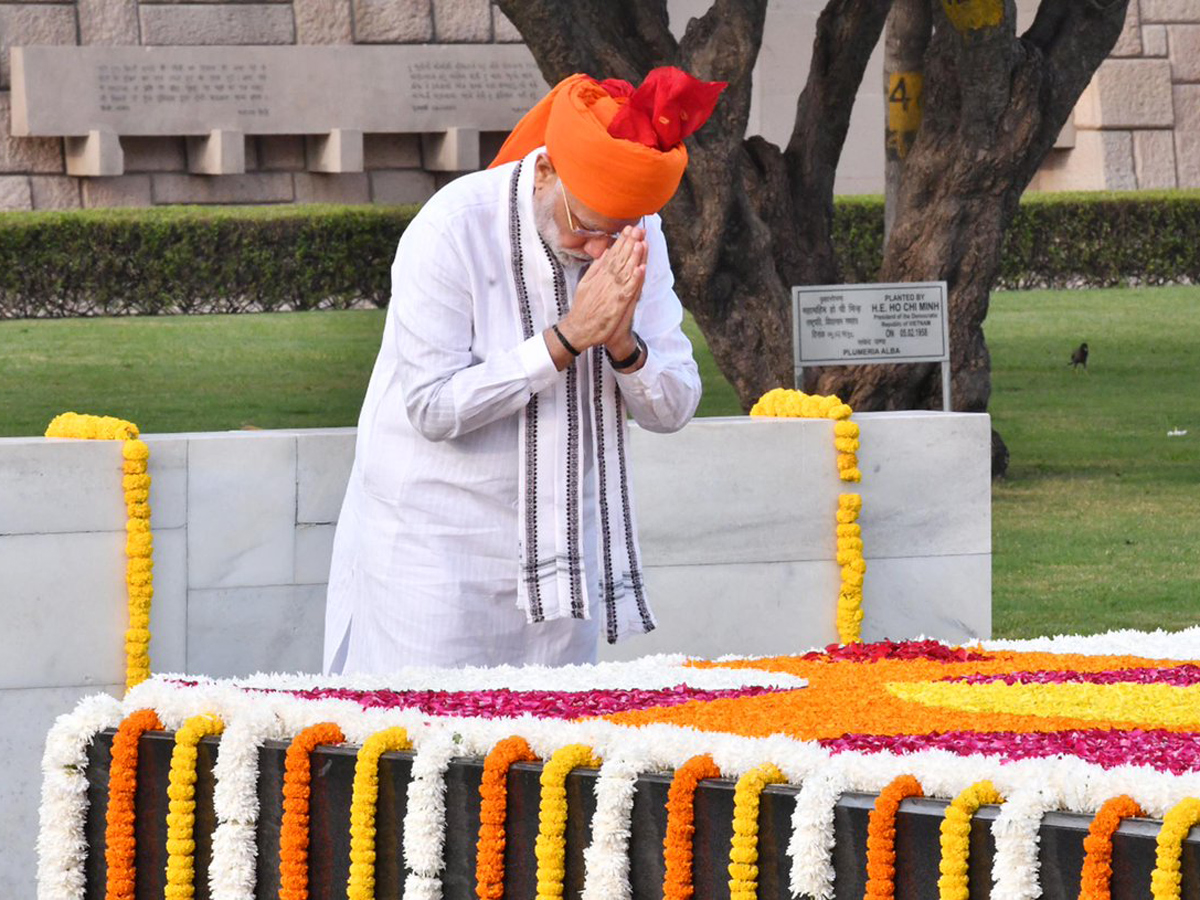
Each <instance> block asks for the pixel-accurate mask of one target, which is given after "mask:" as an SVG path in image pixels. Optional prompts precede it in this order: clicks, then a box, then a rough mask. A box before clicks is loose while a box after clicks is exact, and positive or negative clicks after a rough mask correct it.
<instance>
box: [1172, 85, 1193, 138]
mask: <svg viewBox="0 0 1200 900" xmlns="http://www.w3.org/2000/svg"><path fill="white" fill-rule="evenodd" d="M1173 93H1174V95H1175V131H1176V132H1187V131H1191V132H1200V84H1177V85H1175V89H1174V91H1173Z"/></svg>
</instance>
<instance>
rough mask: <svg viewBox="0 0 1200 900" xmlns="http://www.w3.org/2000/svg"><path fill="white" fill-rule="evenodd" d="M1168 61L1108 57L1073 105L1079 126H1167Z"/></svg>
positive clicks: (1171, 118) (1170, 119) (1170, 112)
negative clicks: (1077, 101)
mask: <svg viewBox="0 0 1200 900" xmlns="http://www.w3.org/2000/svg"><path fill="white" fill-rule="evenodd" d="M1174 121H1175V116H1174V112H1173V110H1172V106H1171V64H1170V63H1169V62H1167V60H1165V59H1109V60H1105V61H1104V62H1103V63H1102V64H1101V65H1100V68H1099V69H1097V70H1096V74H1095V75H1094V76H1093V78H1092V81H1091V83H1090V84H1089V85H1088V86H1087V88H1085V89H1084V92H1083V95H1082V96H1081V97H1080V98H1079V103H1077V104H1076V106H1075V125H1076V126H1077V127H1079V128H1169V127H1171V125H1172V124H1173V123H1174Z"/></svg>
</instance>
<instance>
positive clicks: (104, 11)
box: [78, 0, 141, 46]
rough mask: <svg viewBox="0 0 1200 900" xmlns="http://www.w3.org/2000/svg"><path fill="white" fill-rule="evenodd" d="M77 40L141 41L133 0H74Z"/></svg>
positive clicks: (126, 44) (105, 41) (81, 41)
mask: <svg viewBox="0 0 1200 900" xmlns="http://www.w3.org/2000/svg"><path fill="white" fill-rule="evenodd" d="M78 6H79V43H81V44H105V45H109V46H128V45H136V44H139V43H141V38H140V35H139V33H138V13H137V7H138V5H137V0H78Z"/></svg>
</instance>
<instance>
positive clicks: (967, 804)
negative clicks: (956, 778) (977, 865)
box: [938, 779, 1004, 900]
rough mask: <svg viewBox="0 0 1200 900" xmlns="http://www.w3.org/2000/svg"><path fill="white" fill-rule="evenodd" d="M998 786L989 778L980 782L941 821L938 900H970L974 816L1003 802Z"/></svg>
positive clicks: (947, 808)
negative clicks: (994, 804)
mask: <svg viewBox="0 0 1200 900" xmlns="http://www.w3.org/2000/svg"><path fill="white" fill-rule="evenodd" d="M1002 802H1004V801H1003V798H1002V797H1001V796H1000V792H999V791H997V790H996V787H995V785H993V784H992V783H991V782H990V781H987V780H986V779H985V780H984V781H977V782H975V783H974V784H973V785H971V786H970V787H969V788H967V789H966V790H964V791H963V792H962V793H961V794H959V795H958V796H957V797H955V798H954V799H953V800H952V801H951V802H950V805H949V806H948V807H946V817H945V818H944V819H942V825H941V832H942V838H941V844H942V860H941V863H940V864H939V865H938V869H939V870H940V871H941V873H942V875H941V877H940V878H939V879H938V900H969V898H970V896H971V895H970V891H969V889H968V886H967V854H968V851H969V850H970V838H971V817H972V816H973V815H975V811H976V810H977V809H979V807H981V806H984V805H986V804H989V803H1002Z"/></svg>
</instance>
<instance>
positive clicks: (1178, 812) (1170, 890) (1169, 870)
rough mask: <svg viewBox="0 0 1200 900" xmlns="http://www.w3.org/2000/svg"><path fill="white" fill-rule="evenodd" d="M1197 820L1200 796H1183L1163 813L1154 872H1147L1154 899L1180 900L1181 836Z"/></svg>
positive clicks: (1198, 821) (1199, 821) (1185, 835)
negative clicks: (1149, 873)
mask: <svg viewBox="0 0 1200 900" xmlns="http://www.w3.org/2000/svg"><path fill="white" fill-rule="evenodd" d="M1196 824H1200V798H1197V797H1184V798H1183V799H1182V800H1180V801H1179V802H1178V803H1176V804H1175V805H1174V806H1172V807H1171V808H1170V809H1169V810H1167V814H1166V815H1165V816H1163V824H1162V828H1161V829H1160V830H1159V832H1158V840H1157V844H1158V850H1157V853H1156V854H1155V862H1154V872H1153V874H1151V876H1150V893H1151V894H1152V895H1153V897H1154V900H1179V898H1180V886H1181V885H1182V884H1183V874H1182V873H1181V872H1180V871H1179V857H1180V854H1181V853H1182V851H1183V839H1184V838H1185V837H1187V833H1188V832H1189V831H1190V830H1191V829H1192V826H1193V825H1196Z"/></svg>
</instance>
